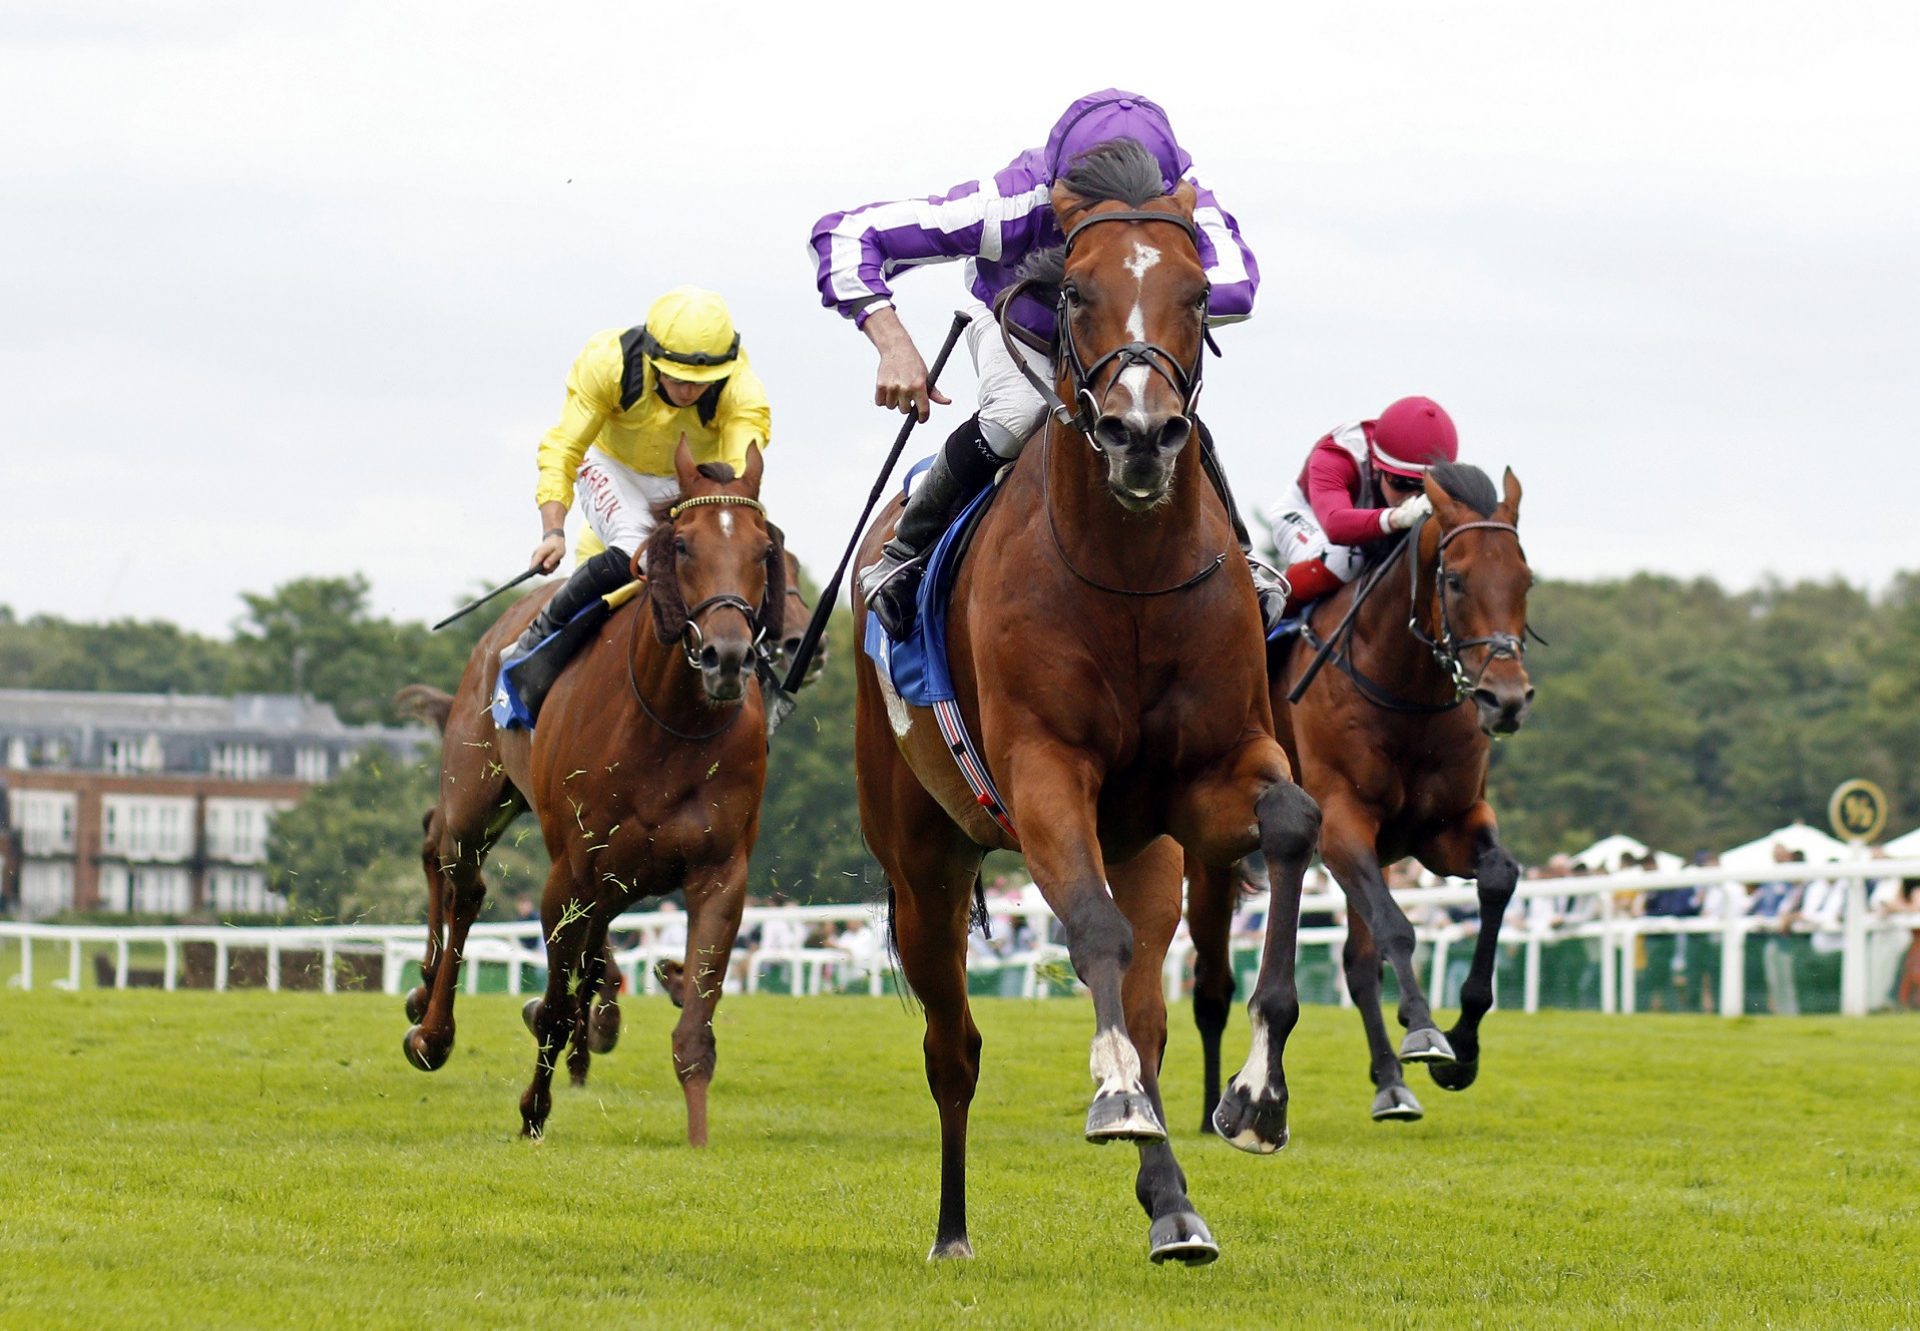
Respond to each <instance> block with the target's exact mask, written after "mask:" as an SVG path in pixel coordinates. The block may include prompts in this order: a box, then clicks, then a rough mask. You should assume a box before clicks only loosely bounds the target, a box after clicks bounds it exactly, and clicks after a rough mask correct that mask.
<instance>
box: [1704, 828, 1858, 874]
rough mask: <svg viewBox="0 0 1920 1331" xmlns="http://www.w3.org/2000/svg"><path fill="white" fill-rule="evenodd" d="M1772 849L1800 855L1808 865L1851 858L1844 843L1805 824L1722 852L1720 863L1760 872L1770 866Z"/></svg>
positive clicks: (1780, 829)
mask: <svg viewBox="0 0 1920 1331" xmlns="http://www.w3.org/2000/svg"><path fill="white" fill-rule="evenodd" d="M1775 846H1785V847H1786V848H1787V849H1788V850H1797V851H1800V852H1801V853H1802V854H1804V855H1805V856H1806V857H1807V862H1808V863H1809V864H1832V863H1834V862H1835V861H1837V860H1850V859H1852V858H1853V847H1851V846H1849V845H1848V844H1847V843H1846V842H1844V841H1838V840H1835V839H1834V838H1833V837H1830V836H1828V835H1827V834H1826V833H1825V832H1822V831H1821V830H1820V829H1819V828H1817V827H1808V826H1807V825H1806V824H1805V823H1788V824H1787V825H1786V826H1785V827H1780V828H1775V829H1774V830H1773V831H1771V832H1769V833H1767V834H1766V835H1765V836H1763V837H1756V838H1755V839H1754V840H1752V841H1749V842H1747V843H1746V844H1745V845H1744V846H1735V847H1734V848H1733V849H1732V850H1729V851H1723V852H1722V853H1721V855H1720V863H1721V864H1722V865H1723V866H1725V867H1726V868H1729V869H1740V870H1749V869H1764V868H1766V867H1767V866H1768V865H1770V864H1772V863H1773V848H1774V847H1775Z"/></svg>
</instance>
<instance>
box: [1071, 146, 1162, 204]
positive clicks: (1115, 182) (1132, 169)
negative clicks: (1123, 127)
mask: <svg viewBox="0 0 1920 1331" xmlns="http://www.w3.org/2000/svg"><path fill="white" fill-rule="evenodd" d="M1060 183H1061V184H1063V185H1065V186H1066V187H1067V188H1068V189H1070V190H1072V191H1073V192H1074V193H1075V194H1078V195H1079V196H1080V197H1081V198H1082V199H1084V200H1086V201H1087V202H1088V203H1104V202H1106V201H1107V200H1109V199H1111V200H1115V201H1118V202H1120V203H1124V204H1126V205H1127V206H1128V207H1130V208H1138V207H1140V206H1141V205H1142V204H1144V203H1147V202H1149V201H1150V200H1153V199H1163V198H1165V197H1166V194H1167V189H1166V185H1165V184H1164V183H1163V182H1162V181H1161V179H1160V163H1159V162H1158V161H1157V160H1156V159H1155V158H1154V155H1153V154H1152V153H1150V152H1148V151H1147V150H1146V148H1144V147H1143V146H1142V145H1141V143H1140V140H1138V139H1129V138H1118V139H1108V140H1107V141H1106V142H1105V143H1097V144H1095V145H1094V146H1093V147H1091V148H1089V149H1087V150H1086V151H1085V152H1083V153H1081V154H1080V155H1079V156H1078V157H1075V158H1074V159H1073V161H1072V163H1071V164H1070V165H1069V166H1068V167H1067V169H1066V170H1065V171H1064V172H1062V173H1061V176H1060Z"/></svg>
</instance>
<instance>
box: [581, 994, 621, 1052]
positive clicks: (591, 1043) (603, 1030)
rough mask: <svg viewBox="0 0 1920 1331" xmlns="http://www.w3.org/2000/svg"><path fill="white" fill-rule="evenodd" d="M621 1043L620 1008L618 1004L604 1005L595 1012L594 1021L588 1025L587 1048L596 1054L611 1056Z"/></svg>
mask: <svg viewBox="0 0 1920 1331" xmlns="http://www.w3.org/2000/svg"><path fill="white" fill-rule="evenodd" d="M619 1043H620V1007H619V1005H618V1004H616V1003H602V1004H601V1005H600V1006H599V1007H597V1008H595V1009H594V1010H593V1019H592V1020H591V1021H590V1022H588V1023H587V1048H588V1049H591V1050H592V1051H593V1052H594V1053H596V1054H611V1053H612V1052H613V1047H614V1046H615V1045H617V1044H619Z"/></svg>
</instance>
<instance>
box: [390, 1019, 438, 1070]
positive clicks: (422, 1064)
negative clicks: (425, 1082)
mask: <svg viewBox="0 0 1920 1331" xmlns="http://www.w3.org/2000/svg"><path fill="white" fill-rule="evenodd" d="M400 1048H401V1049H403V1050H405V1051H406V1055H407V1062H409V1063H411V1064H413V1065H414V1066H415V1067H416V1068H419V1069H420V1070H421V1071H422V1072H437V1071H439V1070H440V1068H441V1066H442V1065H443V1064H445V1063H446V1061H447V1053H448V1051H447V1050H445V1049H442V1050H441V1051H440V1052H439V1053H438V1054H434V1053H430V1052H429V1051H428V1050H427V1048H426V1041H425V1038H424V1037H423V1036H422V1035H421V1033H420V1028H419V1027H418V1026H409V1027H407V1033H406V1034H405V1035H403V1036H401V1037H400Z"/></svg>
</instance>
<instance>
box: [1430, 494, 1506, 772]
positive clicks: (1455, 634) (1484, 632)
mask: <svg viewBox="0 0 1920 1331" xmlns="http://www.w3.org/2000/svg"><path fill="white" fill-rule="evenodd" d="M1427 498H1428V500H1429V501H1430V502H1431V503H1432V504H1433V517H1434V522H1433V525H1432V533H1431V535H1429V536H1426V537H1425V538H1424V539H1423V540H1422V542H1421V544H1422V549H1421V552H1420V553H1421V559H1422V562H1423V563H1429V564H1431V566H1432V567H1433V569H1434V591H1433V603H1432V614H1431V623H1430V624H1429V632H1430V633H1431V634H1432V637H1431V639H1430V641H1431V643H1432V645H1433V647H1434V651H1435V655H1436V656H1438V657H1440V659H1441V663H1442V665H1443V666H1446V667H1448V668H1450V669H1451V670H1452V671H1453V674H1454V677H1455V680H1456V681H1457V683H1458V684H1459V686H1460V688H1461V691H1462V692H1463V693H1465V694H1467V695H1468V696H1470V697H1471V698H1472V699H1473V705H1474V708H1475V709H1476V710H1477V711H1478V713H1479V719H1480V729H1481V730H1483V731H1485V732H1486V733H1487V734H1489V735H1496V736H1497V735H1511V734H1512V733H1513V732H1514V731H1516V730H1518V729H1520V727H1521V726H1522V725H1523V724H1525V722H1526V719H1527V713H1528V711H1529V710H1530V709H1531V708H1532V706H1533V684H1532V681H1530V680H1529V679H1528V678H1527V662H1526V647H1527V590H1528V588H1530V587H1531V586H1532V585H1533V571H1532V570H1531V569H1530V568H1528V567H1527V556H1526V552H1525V551H1524V550H1522V549H1521V548H1520V533H1519V530H1518V526H1519V522H1520V482H1519V481H1518V480H1517V479H1515V477H1514V474H1513V471H1512V470H1511V469H1509V470H1508V471H1507V473H1506V475H1505V477H1504V478H1503V479H1502V493H1501V494H1500V495H1499V496H1497V497H1496V496H1495V494H1494V490H1493V482H1492V481H1491V480H1489V479H1488V478H1487V474H1486V473H1485V472H1483V471H1481V470H1480V469H1479V468H1478V467H1471V466H1465V465H1462V464H1459V463H1447V464H1442V465H1439V466H1435V467H1433V468H1431V469H1429V471H1428V472H1427ZM1428 547H1431V548H1430V549H1429V548H1428Z"/></svg>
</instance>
